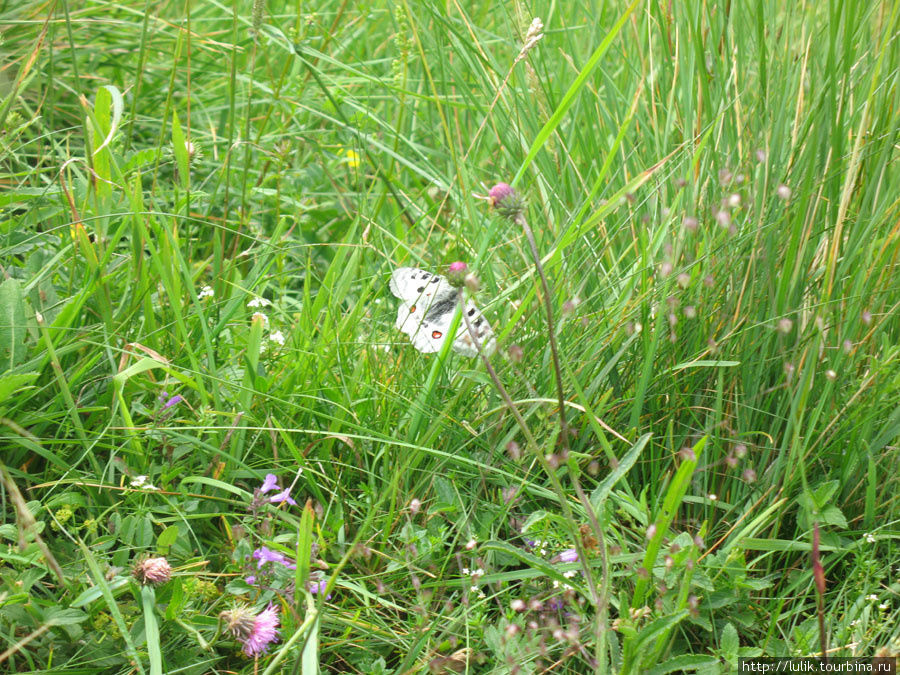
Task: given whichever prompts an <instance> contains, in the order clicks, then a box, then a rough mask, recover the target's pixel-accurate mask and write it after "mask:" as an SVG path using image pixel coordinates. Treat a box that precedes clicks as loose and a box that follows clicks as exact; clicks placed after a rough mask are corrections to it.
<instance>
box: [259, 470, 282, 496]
mask: <svg viewBox="0 0 900 675" xmlns="http://www.w3.org/2000/svg"><path fill="white" fill-rule="evenodd" d="M277 487H278V476H276V475H275V474H274V473H267V474H266V477H265V479H264V480H263V484H262V485H261V486H260V488H259V491H260V492H262V493H266V492H269V491H271V490H274V489H275V488H277Z"/></svg>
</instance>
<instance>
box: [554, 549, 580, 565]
mask: <svg viewBox="0 0 900 675" xmlns="http://www.w3.org/2000/svg"><path fill="white" fill-rule="evenodd" d="M577 560H578V551H576V550H575V549H574V548H567V549H566V550H565V551H563V552H562V553H560V554H559V561H560V562H564V563H572V562H575V561H577Z"/></svg>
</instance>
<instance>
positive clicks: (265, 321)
mask: <svg viewBox="0 0 900 675" xmlns="http://www.w3.org/2000/svg"><path fill="white" fill-rule="evenodd" d="M250 321H261V322H262V325H263V327H264V328H268V327H269V317H267V316H266V315H265V314H263V313H262V312H253V316H251V317H250Z"/></svg>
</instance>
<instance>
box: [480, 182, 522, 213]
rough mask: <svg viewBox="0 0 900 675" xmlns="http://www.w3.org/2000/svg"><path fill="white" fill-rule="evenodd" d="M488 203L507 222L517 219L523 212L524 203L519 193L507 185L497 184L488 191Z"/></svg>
mask: <svg viewBox="0 0 900 675" xmlns="http://www.w3.org/2000/svg"><path fill="white" fill-rule="evenodd" d="M488 203H489V204H490V205H491V207H493V208H495V209H497V211H498V212H499V213H500V215H501V216H503V217H504V218H506V219H508V220H516V219H518V218H519V217H520V216H521V215H522V212H523V211H524V210H525V203H524V201H523V200H522V198H521V197H520V196H519V193H517V192H516V191H515V190H514V189H513V188H512V186H510V185H509V184H507V183H497V184H496V185H495V186H494V187H492V188H491V189H490V191H489V192H488Z"/></svg>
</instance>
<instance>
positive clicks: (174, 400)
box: [162, 394, 184, 410]
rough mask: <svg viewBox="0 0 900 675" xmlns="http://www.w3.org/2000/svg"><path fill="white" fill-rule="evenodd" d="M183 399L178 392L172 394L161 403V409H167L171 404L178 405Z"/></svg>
mask: <svg viewBox="0 0 900 675" xmlns="http://www.w3.org/2000/svg"><path fill="white" fill-rule="evenodd" d="M183 400H184V398H182V396H181V395H180V394H175V396H173V397H172V398H170V399H169V400H168V401H166V402H165V403H163V407H162V409H163V410H168V409H169V408H171V407H172V406H173V405H178V404H179V403H181V402H182V401H183Z"/></svg>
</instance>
